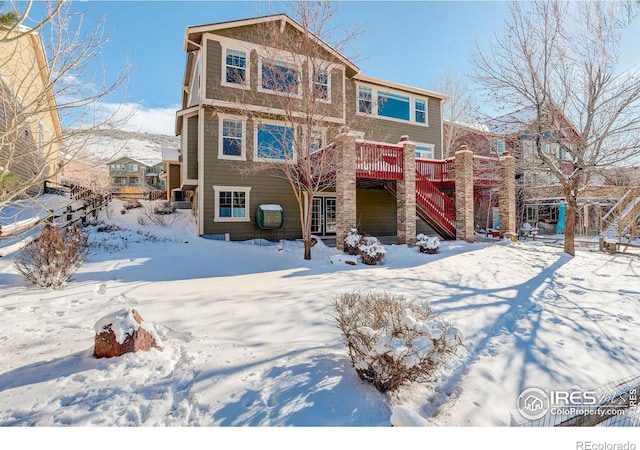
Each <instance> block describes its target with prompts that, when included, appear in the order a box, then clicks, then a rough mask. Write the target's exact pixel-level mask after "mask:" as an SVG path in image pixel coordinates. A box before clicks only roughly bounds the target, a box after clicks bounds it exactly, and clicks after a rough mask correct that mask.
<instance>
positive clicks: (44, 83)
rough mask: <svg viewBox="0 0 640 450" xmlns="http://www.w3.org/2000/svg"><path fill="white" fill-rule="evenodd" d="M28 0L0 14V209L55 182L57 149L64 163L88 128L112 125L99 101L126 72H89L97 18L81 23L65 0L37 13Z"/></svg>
mask: <svg viewBox="0 0 640 450" xmlns="http://www.w3.org/2000/svg"><path fill="white" fill-rule="evenodd" d="M33 4H34V2H33V1H28V2H22V3H16V4H15V5H16V6H13V4H12V9H10V10H9V11H6V12H5V13H4V14H1V15H0V18H1V19H0V73H1V74H2V76H1V77H0V208H1V207H2V206H3V205H6V204H7V203H10V202H12V201H15V200H16V199H19V198H21V197H24V196H26V195H33V194H36V193H38V192H40V191H41V190H42V187H43V182H44V181H45V180H54V181H55V180H57V179H59V174H60V171H61V170H62V164H60V161H61V153H62V152H65V153H66V155H65V160H67V161H68V160H71V159H73V156H74V155H73V153H74V152H75V151H80V150H81V149H82V148H83V146H84V145H83V142H86V141H87V139H89V138H90V136H91V135H92V133H93V132H94V131H95V130H97V129H99V128H104V127H110V126H114V125H116V121H115V120H114V119H115V117H116V114H117V111H113V110H112V111H111V112H107V113H105V112H104V111H103V110H101V109H100V108H99V102H100V100H102V99H105V98H106V97H107V96H109V95H111V94H114V93H117V92H118V89H119V88H121V87H124V83H125V81H126V78H127V75H128V69H129V67H128V64H125V67H123V70H122V72H121V73H120V74H118V75H117V76H116V77H115V78H114V79H112V80H109V81H107V80H105V79H104V78H102V77H97V76H92V74H93V73H94V71H95V69H93V66H92V64H94V63H95V62H96V61H97V60H98V58H99V56H100V51H101V47H102V46H103V45H104V44H105V42H106V41H107V40H108V36H106V35H105V34H104V33H103V26H104V18H100V19H99V20H98V22H97V24H92V25H91V27H83V18H84V15H85V13H86V11H84V12H78V11H76V9H77V8H74V9H73V10H72V7H71V5H70V3H69V2H64V1H62V0H57V1H53V2H50V3H47V4H46V7H42V6H41V8H39V10H42V9H44V11H45V12H44V13H43V15H42V17H39V18H38V17H35V14H36V13H35V12H34V11H33V10H32V6H33ZM83 29H84V30H87V29H88V31H83ZM122 95H124V93H123V94H122ZM70 149H75V150H70Z"/></svg>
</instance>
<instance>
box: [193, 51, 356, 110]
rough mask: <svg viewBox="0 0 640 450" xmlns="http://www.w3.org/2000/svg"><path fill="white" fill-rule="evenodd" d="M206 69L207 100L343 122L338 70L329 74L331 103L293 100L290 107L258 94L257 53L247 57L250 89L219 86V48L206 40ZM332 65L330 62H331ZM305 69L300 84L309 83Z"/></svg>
mask: <svg viewBox="0 0 640 450" xmlns="http://www.w3.org/2000/svg"><path fill="white" fill-rule="evenodd" d="M206 52H207V67H206V80H207V83H206V90H205V94H206V98H208V99H213V100H224V101H227V102H236V103H240V104H242V105H257V106H263V107H269V108H276V109H284V110H295V109H297V110H303V111H307V112H313V113H314V114H315V115H318V116H320V117H327V118H334V119H341V120H344V108H343V107H342V97H343V95H342V94H343V84H344V83H343V72H342V71H341V70H337V69H336V70H333V71H332V72H331V83H330V84H331V103H323V102H314V103H313V106H311V107H310V106H308V105H306V106H304V105H303V103H302V100H296V99H293V104H291V103H290V100H291V99H289V98H287V97H283V96H280V95H277V94H270V93H265V92H258V83H259V82H260V79H259V65H258V53H257V52H256V51H252V52H251V54H250V55H249V71H250V72H249V73H250V75H249V79H250V83H251V89H249V90H245V89H239V88H234V87H228V86H222V84H221V83H222V64H223V62H222V61H223V57H222V46H221V44H220V42H218V41H215V40H211V39H207V40H206ZM330 61H331V60H330ZM307 71H308V68H307V67H306V66H305V67H303V73H302V74H300V75H301V78H302V80H304V79H308V77H307V75H306V72H307Z"/></svg>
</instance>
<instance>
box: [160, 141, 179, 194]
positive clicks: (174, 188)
mask: <svg viewBox="0 0 640 450" xmlns="http://www.w3.org/2000/svg"><path fill="white" fill-rule="evenodd" d="M162 165H163V171H162V173H161V174H160V184H161V185H162V187H163V188H164V190H165V196H166V198H167V199H168V200H173V201H182V191H181V190H180V186H181V183H180V170H181V169H180V150H179V149H177V148H163V149H162Z"/></svg>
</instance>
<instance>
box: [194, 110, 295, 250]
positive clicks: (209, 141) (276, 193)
mask: <svg viewBox="0 0 640 450" xmlns="http://www.w3.org/2000/svg"><path fill="white" fill-rule="evenodd" d="M206 117H207V118H206V121H205V129H206V130H208V132H207V133H205V140H204V146H205V147H204V148H205V150H204V152H205V155H206V156H207V158H206V160H205V166H204V182H203V183H201V184H200V186H201V195H203V196H204V198H203V201H204V208H203V211H202V214H203V216H202V217H203V220H204V234H221V233H230V235H231V239H232V240H247V239H254V238H263V239H282V238H283V233H284V237H286V238H287V239H295V238H299V237H301V235H302V233H301V228H300V219H299V212H298V203H297V202H296V200H295V197H294V195H293V192H292V190H291V186H290V185H289V182H288V181H287V180H285V179H283V178H280V177H277V176H275V174H274V173H272V172H270V173H267V172H265V171H260V170H259V169H260V168H261V167H265V166H264V165H261V164H260V163H257V162H252V161H228V160H219V159H217V154H218V129H219V127H218V118H217V117H215V116H212V115H210V114H207V116H206ZM252 129H253V126H252V124H248V125H247V153H249V154H252V153H253V151H252V150H251V149H252V148H253V133H252V132H251V131H249V130H252ZM241 170H242V172H241ZM245 171H248V172H253V173H248V174H247V173H244V172H245ZM213 186H237V187H251V192H250V196H249V199H250V204H249V211H250V222H215V221H214V216H215V211H214V209H215V194H214V190H213ZM261 204H279V205H280V206H282V209H283V212H284V226H283V228H282V229H280V230H277V231H271V230H260V229H259V228H258V227H257V226H256V224H255V214H256V209H257V208H258V206H259V205H261Z"/></svg>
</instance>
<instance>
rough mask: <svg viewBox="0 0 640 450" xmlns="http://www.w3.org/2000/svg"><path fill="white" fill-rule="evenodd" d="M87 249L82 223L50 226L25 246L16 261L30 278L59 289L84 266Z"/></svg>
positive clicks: (43, 285)
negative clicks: (61, 227) (63, 228)
mask: <svg viewBox="0 0 640 450" xmlns="http://www.w3.org/2000/svg"><path fill="white" fill-rule="evenodd" d="M88 251H89V247H88V245H87V235H86V234H85V233H84V230H83V229H82V227H81V226H80V225H71V226H69V227H67V228H66V230H62V229H60V228H58V227H56V226H53V225H47V226H45V227H44V228H43V229H42V231H41V232H40V235H39V236H38V237H37V238H35V239H34V240H33V241H32V242H31V243H30V244H28V245H27V246H26V247H25V248H24V249H22V251H21V252H20V253H19V254H18V256H17V257H16V263H15V264H16V267H17V269H18V272H20V273H21V274H22V275H23V276H24V277H25V278H26V279H27V281H29V282H31V283H33V284H36V285H38V286H42V287H46V288H53V289H58V288H60V287H62V286H63V285H64V283H65V282H66V281H67V280H68V279H69V278H70V277H71V275H73V274H74V273H75V272H76V270H78V269H79V268H80V267H81V266H82V264H83V263H84V261H85V259H86V258H87V254H88Z"/></svg>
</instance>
